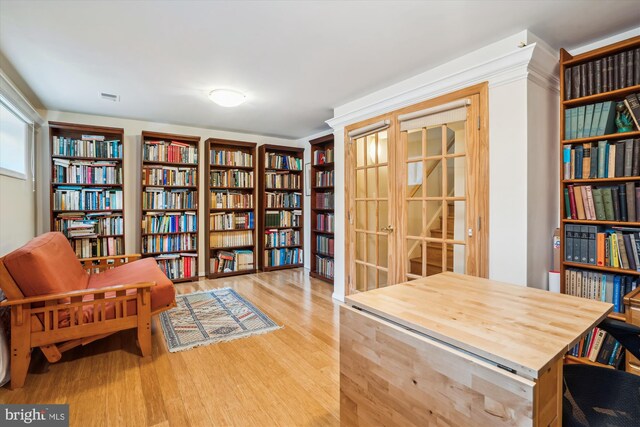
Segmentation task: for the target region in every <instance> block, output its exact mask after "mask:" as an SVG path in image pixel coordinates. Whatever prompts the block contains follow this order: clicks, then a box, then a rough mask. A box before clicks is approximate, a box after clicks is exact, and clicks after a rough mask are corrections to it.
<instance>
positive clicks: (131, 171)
mask: <svg viewBox="0 0 640 427" xmlns="http://www.w3.org/2000/svg"><path fill="white" fill-rule="evenodd" d="M43 117H45V119H46V121H47V122H48V121H58V122H69V123H79V124H90V125H97V126H110V127H118V128H123V129H124V133H125V137H124V139H125V140H124V153H125V155H124V156H125V157H124V193H125V201H124V208H125V224H124V226H125V233H126V236H125V248H126V251H127V252H128V253H139V252H140V249H141V248H140V246H141V245H140V223H139V221H140V217H139V211H140V162H141V159H140V155H141V145H140V134H141V133H142V131H143V130H147V131H155V132H166V133H176V134H181V135H196V136H200V137H201V138H202V139H201V141H200V148H199V149H200V150H203V149H204V141H205V140H206V139H207V138H224V139H231V140H238V141H249V142H256V143H258V145H262V144H280V145H289V146H292V145H293V146H296V145H298V142H297V141H296V140H290V139H282V138H274V137H267V136H260V135H252V134H245V133H237V132H226V131H219V130H213V129H203V128H195V127H189V126H179V125H173V124H167V123H155V122H146V121H140V120H130V119H122V118H117V117H104V116H94V115H88V114H78V113H67V112H61V111H45V112H43ZM42 141H43V143H42V147H41V150H39V153H38V157H39V158H40V162H39V163H40V165H42V166H41V168H40V175H39V176H40V177H42V178H41V179H39V180H38V189H39V194H40V197H39V202H40V203H39V205H40V209H39V210H38V220H39V229H40V230H41V231H48V230H49V227H50V221H49V210H48V206H49V188H48V179H47V177H48V176H50V173H51V170H50V166H51V162H50V155H49V127H48V126H47V125H45V126H44V127H43V131H42ZM305 148H306V147H305ZM198 173H199V175H200V177H199V180H200V188H202V189H204V188H207V177H206V176H205V174H204V165H201V166H200V169H199V171H198ZM207 196H208V194H207V192H206V191H200V194H199V202H198V215H199V221H198V222H199V224H198V227H199V230H204V226H205V222H204V221H205V220H208V215H206V214H205V197H207ZM205 238H208V236H205V235H204V232H201V233H200V234H199V242H198V244H199V258H198V269H199V273H200V274H204V271H205V257H204V256H203V255H204V254H205V241H204V239H205ZM258 238H261V236H258Z"/></svg>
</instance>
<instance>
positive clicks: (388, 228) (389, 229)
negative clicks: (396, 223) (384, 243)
mask: <svg viewBox="0 0 640 427" xmlns="http://www.w3.org/2000/svg"><path fill="white" fill-rule="evenodd" d="M380 231H386V232H387V233H393V225H388V226H386V227H383V228H382V229H380Z"/></svg>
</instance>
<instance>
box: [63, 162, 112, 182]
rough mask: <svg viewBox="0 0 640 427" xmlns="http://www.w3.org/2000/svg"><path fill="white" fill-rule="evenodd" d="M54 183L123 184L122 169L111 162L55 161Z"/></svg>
mask: <svg viewBox="0 0 640 427" xmlns="http://www.w3.org/2000/svg"><path fill="white" fill-rule="evenodd" d="M52 173H53V182H54V183H61V184H64V183H68V184H122V168H121V167H120V164H119V163H114V162H109V161H97V162H94V161H73V160H67V159H53V170H52Z"/></svg>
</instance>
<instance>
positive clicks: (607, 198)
mask: <svg viewBox="0 0 640 427" xmlns="http://www.w3.org/2000/svg"><path fill="white" fill-rule="evenodd" d="M602 202H603V205H604V216H605V218H606V220H607V221H615V219H616V216H615V214H614V213H613V196H612V194H611V188H609V187H606V188H603V189H602Z"/></svg>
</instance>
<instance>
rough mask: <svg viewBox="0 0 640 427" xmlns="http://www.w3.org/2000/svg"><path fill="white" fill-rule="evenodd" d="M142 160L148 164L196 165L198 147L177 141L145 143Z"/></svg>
mask: <svg viewBox="0 0 640 427" xmlns="http://www.w3.org/2000/svg"><path fill="white" fill-rule="evenodd" d="M142 159H143V160H145V161H148V162H167V163H191V164H194V165H195V164H197V163H198V147H197V146H196V145H192V144H185V143H183V142H177V141H145V142H144V145H143V149H142Z"/></svg>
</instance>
